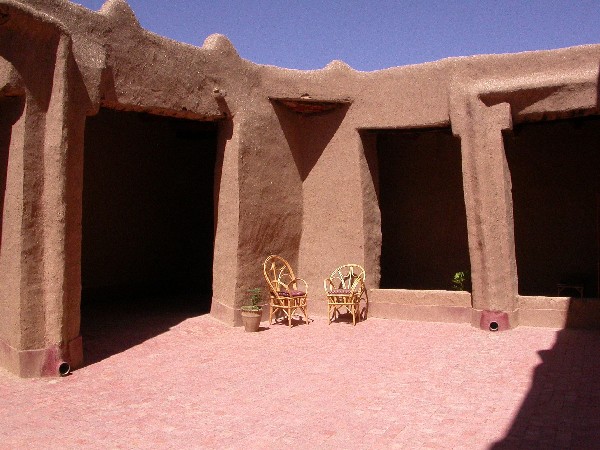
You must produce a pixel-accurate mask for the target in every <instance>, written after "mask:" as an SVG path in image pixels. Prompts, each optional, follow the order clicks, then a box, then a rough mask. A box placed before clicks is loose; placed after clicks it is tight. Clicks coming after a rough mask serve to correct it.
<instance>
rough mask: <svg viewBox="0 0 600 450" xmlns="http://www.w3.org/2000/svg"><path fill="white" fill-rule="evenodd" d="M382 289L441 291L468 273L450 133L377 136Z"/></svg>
mask: <svg viewBox="0 0 600 450" xmlns="http://www.w3.org/2000/svg"><path fill="white" fill-rule="evenodd" d="M377 155H378V166H379V204H380V209H381V231H382V248H381V283H380V286H381V288H383V289H442V290H448V289H450V288H451V286H452V277H453V275H454V274H455V273H456V272H460V271H466V270H469V269H470V261H469V249H468V240H467V219H466V214H465V202H464V196H463V185H462V169H461V167H462V165H461V153H460V140H459V139H458V138H456V137H454V136H453V135H452V134H451V132H450V130H449V129H439V130H408V131H394V132H387V131H386V132H380V133H379V134H378V137H377Z"/></svg>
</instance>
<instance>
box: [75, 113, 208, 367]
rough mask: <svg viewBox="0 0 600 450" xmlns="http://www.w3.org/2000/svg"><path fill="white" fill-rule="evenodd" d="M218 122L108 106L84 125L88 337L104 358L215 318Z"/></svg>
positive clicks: (90, 355) (92, 351)
mask: <svg viewBox="0 0 600 450" xmlns="http://www.w3.org/2000/svg"><path fill="white" fill-rule="evenodd" d="M216 151H217V125H216V124H215V123H213V122H197V121H191V120H183V119H175V118H170V117H163V116H156V115H150V114H146V113H138V112H123V111H115V110H111V109H101V110H100V112H99V113H98V114H97V115H96V116H93V117H89V118H88V119H87V122H86V128H85V142H84V176H83V217H82V260H81V268H82V274H81V283H82V305H81V309H82V325H81V328H82V336H83V338H84V351H85V353H86V360H87V361H88V362H89V361H90V360H92V361H93V360H98V359H102V358H103V357H104V356H108V355H110V354H114V353H116V352H119V351H121V350H124V349H126V348H128V347H130V346H132V345H135V343H139V342H141V341H143V340H146V339H148V338H149V337H152V336H155V335H156V334H160V333H161V332H163V331H166V330H168V329H169V328H170V327H172V326H173V325H174V324H176V323H178V322H180V321H181V320H184V319H185V318H187V317H190V316H194V315H198V314H202V313H206V312H209V310H210V303H211V299H212V258H213V242H214V205H213V198H214V170H215V167H214V166H215V159H216Z"/></svg>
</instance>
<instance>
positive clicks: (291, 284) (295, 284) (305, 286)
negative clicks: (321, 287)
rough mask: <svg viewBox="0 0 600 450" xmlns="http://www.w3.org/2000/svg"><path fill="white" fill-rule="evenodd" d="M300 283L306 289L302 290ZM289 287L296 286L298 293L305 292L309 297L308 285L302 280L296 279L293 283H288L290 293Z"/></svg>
mask: <svg viewBox="0 0 600 450" xmlns="http://www.w3.org/2000/svg"><path fill="white" fill-rule="evenodd" d="M298 282H301V283H302V284H304V289H300V287H299V286H298ZM289 286H296V290H297V291H304V292H305V293H306V294H307V295H308V283H307V282H306V281H304V279H302V278H294V279H293V280H292V281H290V282H289V283H288V292H289V291H290V290H291V289H290V288H289Z"/></svg>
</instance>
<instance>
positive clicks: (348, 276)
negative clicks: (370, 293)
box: [329, 264, 365, 293]
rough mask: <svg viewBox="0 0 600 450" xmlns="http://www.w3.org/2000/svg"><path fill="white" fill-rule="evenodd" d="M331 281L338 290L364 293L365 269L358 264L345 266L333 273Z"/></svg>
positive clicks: (330, 277)
mask: <svg viewBox="0 0 600 450" xmlns="http://www.w3.org/2000/svg"><path fill="white" fill-rule="evenodd" d="M329 280H330V282H331V284H332V285H333V286H334V287H335V288H336V289H351V290H352V291H355V292H357V291H358V292H361V293H362V290H363V289H364V282H365V269H363V268H362V267H361V266H359V265H358V264H344V265H343V266H340V267H338V268H337V269H335V270H334V271H333V272H332V273H331V275H330V276H329ZM357 287H358V290H357V289H356V288H357Z"/></svg>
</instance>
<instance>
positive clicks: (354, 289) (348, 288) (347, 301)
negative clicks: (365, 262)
mask: <svg viewBox="0 0 600 450" xmlns="http://www.w3.org/2000/svg"><path fill="white" fill-rule="evenodd" d="M323 286H324V288H325V293H326V294H327V319H328V323H330V324H331V322H332V321H333V320H335V318H336V314H337V315H338V316H339V314H340V309H346V310H347V311H348V312H349V313H350V314H352V323H353V324H354V325H356V319H357V318H358V319H359V320H360V318H361V312H362V313H364V317H365V318H366V316H367V312H368V308H369V299H368V297H367V290H366V288H365V269H363V268H362V267H361V266H359V265H358V264H344V265H343V266H340V267H338V268H337V269H335V270H334V271H333V272H332V273H331V275H330V276H329V278H326V279H325V281H324V282H323ZM363 300H364V303H365V307H364V309H363V311H361V309H360V307H361V301H363Z"/></svg>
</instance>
